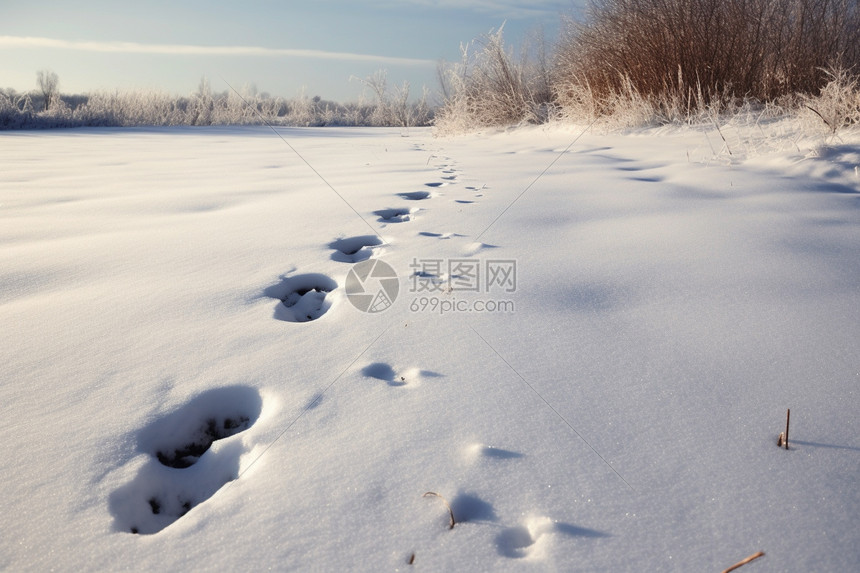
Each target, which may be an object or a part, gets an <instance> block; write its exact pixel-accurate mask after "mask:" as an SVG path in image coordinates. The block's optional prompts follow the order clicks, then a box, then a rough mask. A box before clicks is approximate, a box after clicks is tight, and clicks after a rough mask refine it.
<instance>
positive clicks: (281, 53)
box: [0, 36, 436, 66]
mask: <svg viewBox="0 0 860 573" xmlns="http://www.w3.org/2000/svg"><path fill="white" fill-rule="evenodd" d="M0 48H55V49H61V50H79V51H85V52H102V53H114V54H116V53H126V54H153V55H170V56H265V57H288V58H314V59H323V60H342V61H363V62H374V63H378V64H387V65H400V66H435V65H436V61H435V60H422V59H416V58H398V57H390V56H374V55H370V54H354V53H350V52H327V51H323V50H298V49H286V48H265V47H262V46H193V45H186V44H140V43H136V42H82V41H71V40H58V39H55V38H41V37H32V36H0Z"/></svg>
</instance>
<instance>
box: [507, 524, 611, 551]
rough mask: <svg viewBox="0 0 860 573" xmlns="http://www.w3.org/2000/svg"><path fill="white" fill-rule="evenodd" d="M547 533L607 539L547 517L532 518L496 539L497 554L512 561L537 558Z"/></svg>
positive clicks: (598, 534)
mask: <svg viewBox="0 0 860 573" xmlns="http://www.w3.org/2000/svg"><path fill="white" fill-rule="evenodd" d="M548 533H560V534H563V535H568V536H571V537H577V536H578V537H607V536H608V535H607V534H606V533H603V532H602V531H595V530H594V529H586V528H584V527H577V526H575V525H570V524H568V523H556V522H554V521H553V520H551V519H550V518H548V517H533V518H531V519H528V520H526V523H525V524H523V525H517V526H514V527H508V528H506V529H504V530H502V532H501V533H499V535H498V536H497V537H496V545H497V547H498V549H499V553H501V554H502V555H504V556H505V557H510V558H512V559H522V558H524V557H533V556H537V555H538V554H539V553H540V552H541V550H542V546H543V545H544V542H545V541H546V540H547V538H546V537H545V536H546V534H548Z"/></svg>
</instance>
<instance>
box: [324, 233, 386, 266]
mask: <svg viewBox="0 0 860 573" xmlns="http://www.w3.org/2000/svg"><path fill="white" fill-rule="evenodd" d="M381 244H382V239H380V238H379V237H378V236H376V235H361V236H358V237H348V238H344V239H337V240H335V241H332V242H331V243H329V244H328V248H330V249H334V250H335V252H334V253H332V255H331V258H332V260H333V261H338V262H340V263H357V262H359V261H364V260H367V259H369V258H370V256H371V255H372V254H373V251H372V247H376V246H379V245H381Z"/></svg>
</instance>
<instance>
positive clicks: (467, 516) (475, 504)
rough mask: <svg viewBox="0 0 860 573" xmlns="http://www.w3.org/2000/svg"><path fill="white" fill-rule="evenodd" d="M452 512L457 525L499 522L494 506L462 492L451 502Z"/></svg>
mask: <svg viewBox="0 0 860 573" xmlns="http://www.w3.org/2000/svg"><path fill="white" fill-rule="evenodd" d="M451 511H452V512H454V519H455V520H456V521H457V523H465V522H469V521H473V522H474V521H497V520H498V517H496V511H495V509H493V506H492V505H490V504H489V503H487V502H486V501H484V500H483V499H481V498H479V497H478V496H476V495H472V494H470V493H463V492H460V493H458V494H457V497H455V498H454V499H452V500H451Z"/></svg>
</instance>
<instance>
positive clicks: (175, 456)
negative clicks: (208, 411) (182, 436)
mask: <svg viewBox="0 0 860 573" xmlns="http://www.w3.org/2000/svg"><path fill="white" fill-rule="evenodd" d="M250 426H251V420H250V419H249V418H248V417H247V416H238V417H237V418H224V419H223V420H220V419H218V418H209V419H207V420H206V422H205V424H203V425H202V426H201V427H200V428H199V429H198V430H197V431H196V432H195V433H194V435H193V436H192V438H191V439H190V440H189V441H188V442H187V443H185V444H183V445H181V446H179V447H175V448H173V447H171V448H168V449H166V450H164V451H162V450H159V451H158V452H156V454H155V456H156V457H157V458H158V461H159V462H161V463H162V464H163V465H165V466H169V467H171V468H180V469H182V468H187V467H191V466H193V465H194V464H196V463H197V460H198V459H200V456H202V455H203V454H205V453H206V452H207V451H208V450H209V448H210V447H211V446H212V442H215V441H218V440H223V439H224V438H229V437H230V436H233V435H235V434H238V433H239V432H244V431H245V430H247V429H248V428H249V427H250ZM153 513H155V512H153Z"/></svg>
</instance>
